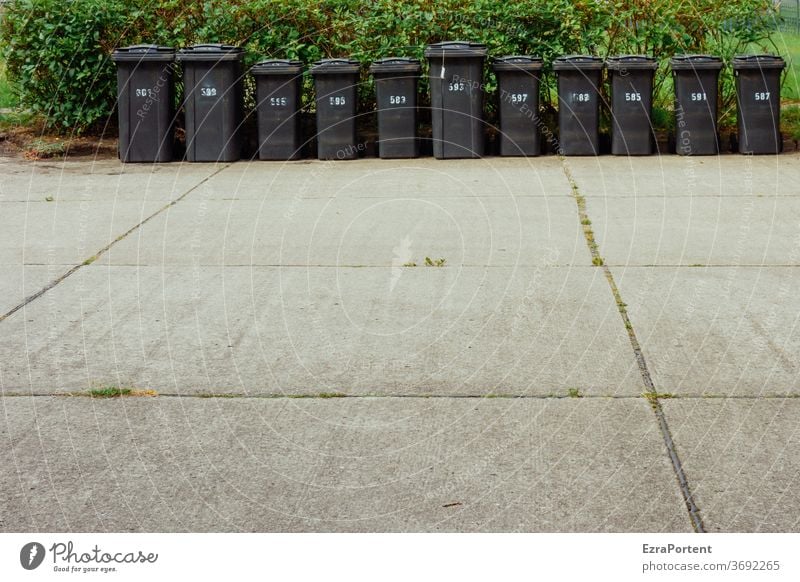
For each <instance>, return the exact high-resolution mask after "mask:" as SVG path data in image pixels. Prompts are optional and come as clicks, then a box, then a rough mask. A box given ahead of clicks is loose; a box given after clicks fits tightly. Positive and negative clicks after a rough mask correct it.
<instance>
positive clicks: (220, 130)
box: [112, 41, 785, 162]
mask: <svg viewBox="0 0 800 582" xmlns="http://www.w3.org/2000/svg"><path fill="white" fill-rule="evenodd" d="M486 52H487V51H486V47H485V46H484V45H482V44H478V43H470V42H459V41H457V42H441V43H436V44H433V45H429V46H428V47H427V48H426V50H425V57H426V58H427V59H428V63H429V80H430V90H431V126H432V142H433V153H434V156H435V157H437V158H466V157H480V156H482V155H483V153H484V129H485V122H484V118H483V100H484V93H485V91H484V83H483V69H484V63H485V59H486ZM112 58H113V59H114V60H115V61H116V62H117V65H118V87H119V93H118V101H119V120H120V124H119V126H120V157H121V159H122V160H123V161H126V162H135V161H168V160H170V159H172V149H171V148H172V133H171V127H172V120H173V117H174V111H173V110H172V103H173V100H172V90H173V89H172V86H173V80H172V72H173V67H174V61H177V62H179V63H181V65H182V69H183V81H184V85H185V95H186V98H185V100H184V104H183V106H184V110H185V115H186V118H185V119H186V124H185V125H186V158H187V160H189V161H232V160H236V159H238V158H239V155H240V151H241V145H242V144H241V137H240V131H239V129H240V127H241V124H242V117H243V114H242V101H243V95H242V75H243V70H242V60H243V52H242V50H241V49H240V48H238V47H234V46H229V45H219V44H203V45H196V46H194V47H190V48H187V49H183V50H180V51H177V53H176V52H175V51H173V50H172V49H167V48H164V47H158V46H154V45H136V46H132V47H127V48H122V49H118V50H116V51H115V52H114V54H113V57H112ZM670 64H671V67H672V74H673V77H674V85H675V134H676V151H677V153H678V154H682V155H713V154H717V153H719V138H718V133H717V101H718V84H719V73H720V70H721V69H722V66H723V63H722V60H721V59H719V58H718V57H713V56H707V55H681V56H676V57H673V58H672V60H671V62H670ZM784 66H785V64H784V61H783V60H782V59H781V58H780V57H774V56H771V55H748V56H740V57H735V58H734V60H733V70H734V75H735V78H736V88H737V97H738V101H739V103H738V104H739V107H738V125H739V150H740V152H742V153H778V152H779V151H780V149H781V138H780V131H779V121H780V118H779V115H780V73H781V71H782V69H783V68H784ZM542 68H543V62H542V60H541V59H539V58H536V57H529V56H508V57H502V58H497V59H494V61H493V69H494V71H495V73H496V77H497V82H498V91H497V92H498V102H499V108H498V116H499V121H500V132H499V142H500V143H499V147H500V154H501V155H506V156H514V155H516V156H535V155H538V154H539V153H540V152H541V149H542V144H541V139H542V133H543V132H544V131H546V127H545V125H544V123H543V121H542V119H541V117H540V116H539V83H540V77H541V71H542ZM604 68H607V69H608V71H609V78H610V88H611V111H612V116H611V117H612V118H611V151H612V153H613V154H615V155H647V154H651V153H652V152H653V145H654V131H653V129H652V124H651V110H652V94H653V77H654V73H655V70H656V68H657V63H656V61H655V59H653V58H650V57H646V56H636V55H634V56H622V57H613V58H609V59H607V60H606V61H603V60H602V59H600V58H599V57H594V56H581V55H578V56H564V57H559V58H557V59H556V60H555V62H554V63H553V69H554V71H555V73H556V75H557V77H558V101H559V122H558V125H559V133H558V138H557V139H556V138H555V137H554V138H553V141H555V142H556V143H554V144H553V145H554V146H556V149H557V150H558V151H559V152H560V153H562V154H564V155H569V156H580V155H597V154H598V153H599V150H600V147H599V125H600V100H601V97H600V87H601V84H602V79H603V69H604ZM250 72H251V74H252V75H253V76H254V78H255V80H256V83H255V84H256V103H257V119H258V121H257V123H258V135H259V147H258V157H259V158H260V159H262V160H291V159H296V158H298V157H299V156H300V152H301V151H302V146H303V136H302V132H301V126H300V115H299V112H300V111H301V97H302V78H303V64H302V63H301V62H299V61H292V60H269V61H263V62H261V63H258V64H256V65H254V66H253V67H252V68H251V69H250ZM370 72H371V73H372V75H373V76H374V79H375V92H376V101H377V111H378V147H379V155H380V156H381V157H384V158H413V157H417V156H418V155H419V140H418V136H417V108H418V107H417V106H418V104H417V81H418V78H419V75H420V72H421V66H420V63H419V61H418V60H415V59H409V58H399V57H398V58H387V59H382V60H379V61H376V62H374V63H372V65H371V67H370ZM310 74H311V75H312V76H313V78H314V83H315V90H316V116H317V135H316V137H317V152H318V157H319V158H320V159H352V158H355V157H357V156H358V153H359V151H360V148H359V144H358V142H357V136H356V103H357V97H358V96H357V87H358V84H359V79H360V63H359V62H358V61H355V60H352V59H324V60H321V61H318V62H316V63H314V65H313V66H312V67H311V69H310Z"/></svg>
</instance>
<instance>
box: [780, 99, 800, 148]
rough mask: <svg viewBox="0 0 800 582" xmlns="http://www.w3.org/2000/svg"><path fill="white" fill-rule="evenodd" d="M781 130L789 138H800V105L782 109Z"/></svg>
mask: <svg viewBox="0 0 800 582" xmlns="http://www.w3.org/2000/svg"><path fill="white" fill-rule="evenodd" d="M781 131H782V132H783V134H784V135H785V136H786V137H788V138H789V139H795V140H800V105H789V106H784V107H783V108H782V109H781Z"/></svg>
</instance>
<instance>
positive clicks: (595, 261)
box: [592, 257, 603, 267]
mask: <svg viewBox="0 0 800 582" xmlns="http://www.w3.org/2000/svg"><path fill="white" fill-rule="evenodd" d="M592 264H593V265H594V266H595V267H602V266H603V257H592Z"/></svg>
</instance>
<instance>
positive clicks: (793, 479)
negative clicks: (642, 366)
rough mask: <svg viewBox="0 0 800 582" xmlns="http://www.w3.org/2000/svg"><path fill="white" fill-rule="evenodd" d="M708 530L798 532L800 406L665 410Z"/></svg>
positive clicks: (670, 403)
mask: <svg viewBox="0 0 800 582" xmlns="http://www.w3.org/2000/svg"><path fill="white" fill-rule="evenodd" d="M663 406H664V411H665V413H666V416H667V421H668V422H669V426H670V430H671V432H672V435H673V438H674V439H675V442H676V444H677V447H678V454H679V455H680V456H681V461H682V462H683V467H684V469H685V470H686V474H687V477H688V479H689V482H690V483H691V485H692V490H693V494H694V496H695V501H696V502H697V505H698V507H699V508H700V514H701V516H702V518H703V522H704V524H705V527H706V530H707V531H711V532H797V531H798V529H799V528H800V501H799V500H800V458H798V455H797V450H798V448H799V447H800V429H798V424H797V419H798V417H800V400H797V399H757V400H756V399H749V398H736V399H700V400H697V399H686V400H682V399H677V400H667V401H664V403H663Z"/></svg>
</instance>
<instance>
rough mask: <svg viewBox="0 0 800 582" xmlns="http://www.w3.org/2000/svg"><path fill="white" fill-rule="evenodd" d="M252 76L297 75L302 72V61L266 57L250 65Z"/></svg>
mask: <svg viewBox="0 0 800 582" xmlns="http://www.w3.org/2000/svg"><path fill="white" fill-rule="evenodd" d="M250 72H251V73H252V74H253V75H254V76H258V75H299V74H300V73H302V72H303V63H302V61H293V60H289V59H267V60H266V61H260V62H258V63H256V64H255V65H253V66H252V67H250Z"/></svg>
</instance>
